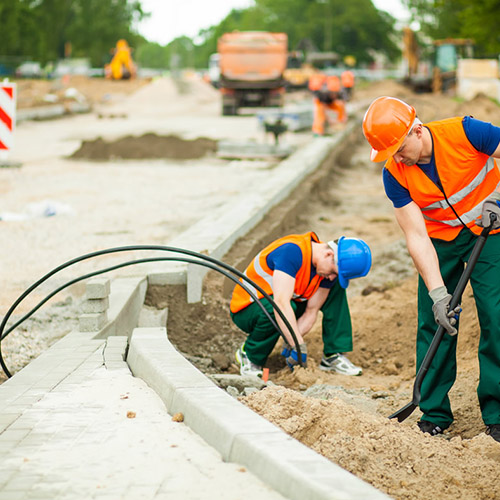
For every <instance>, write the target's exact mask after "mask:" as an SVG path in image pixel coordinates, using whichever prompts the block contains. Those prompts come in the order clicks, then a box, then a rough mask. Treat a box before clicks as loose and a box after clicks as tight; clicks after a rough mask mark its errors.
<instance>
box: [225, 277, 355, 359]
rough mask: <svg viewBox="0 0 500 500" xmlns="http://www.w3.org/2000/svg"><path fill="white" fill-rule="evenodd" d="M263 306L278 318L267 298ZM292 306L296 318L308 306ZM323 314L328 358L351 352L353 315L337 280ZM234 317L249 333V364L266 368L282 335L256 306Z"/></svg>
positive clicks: (301, 304)
mask: <svg viewBox="0 0 500 500" xmlns="http://www.w3.org/2000/svg"><path fill="white" fill-rule="evenodd" d="M260 303H261V304H262V305H263V306H264V307H265V308H266V310H267V311H268V312H269V313H270V314H271V316H272V317H274V318H276V315H275V313H274V309H273V307H272V306H271V304H270V303H269V302H268V301H267V300H266V299H262V300H261V301H260ZM291 304H292V308H293V310H294V313H295V317H296V318H300V316H302V314H304V311H305V309H306V305H307V303H306V302H295V301H293V300H292V302H291ZM321 312H322V313H323V322H322V327H323V331H322V335H323V352H324V354H325V356H330V355H332V354H335V353H337V352H349V351H352V326H351V315H350V312H349V305H348V303H347V296H346V291H345V290H344V289H343V288H342V287H341V286H340V285H339V284H338V280H337V281H336V282H335V284H334V285H333V287H332V288H331V289H330V292H329V293H328V297H327V299H326V300H325V303H324V304H323V307H322V308H321ZM231 318H232V319H233V321H234V323H235V324H236V326H238V328H240V329H241V330H243V331H244V332H245V333H247V334H248V337H247V340H246V342H245V352H246V355H247V356H248V358H249V359H250V361H251V362H252V363H254V364H256V365H259V366H264V365H265V364H266V361H267V358H268V356H269V355H270V354H271V351H272V350H273V349H274V346H275V345H276V342H277V341H278V339H279V337H280V334H279V332H278V331H277V330H276V328H274V326H273V325H272V323H271V322H270V321H269V318H268V317H267V316H266V315H265V314H264V312H263V311H262V309H261V308H260V306H259V305H258V304H256V303H252V304H250V305H249V306H248V307H245V309H242V310H241V311H238V312H237V313H236V314H231Z"/></svg>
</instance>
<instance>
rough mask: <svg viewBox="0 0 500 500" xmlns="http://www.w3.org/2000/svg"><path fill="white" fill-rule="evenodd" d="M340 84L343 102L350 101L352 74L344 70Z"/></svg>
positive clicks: (352, 88)
mask: <svg viewBox="0 0 500 500" xmlns="http://www.w3.org/2000/svg"><path fill="white" fill-rule="evenodd" d="M340 83H341V84H342V95H343V97H344V100H345V101H350V100H351V97H352V92H353V90H354V73H353V72H352V71H351V70H349V69H346V70H345V71H342V73H341V75H340Z"/></svg>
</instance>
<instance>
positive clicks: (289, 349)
mask: <svg viewBox="0 0 500 500" xmlns="http://www.w3.org/2000/svg"><path fill="white" fill-rule="evenodd" d="M299 345H300V344H299ZM292 349H293V347H292V346H291V345H290V344H289V343H288V342H287V341H286V340H284V341H283V350H282V351H281V355H282V356H283V357H284V358H285V359H286V358H288V356H290V353H291V352H292Z"/></svg>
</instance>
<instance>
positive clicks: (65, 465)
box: [0, 332, 283, 500]
mask: <svg viewBox="0 0 500 500" xmlns="http://www.w3.org/2000/svg"><path fill="white" fill-rule="evenodd" d="M88 337H89V335H88V334H87V335H83V334H80V333H76V332H75V333H72V334H70V335H68V337H66V338H65V339H63V340H61V341H60V342H59V343H58V344H56V345H55V346H54V347H53V348H52V349H50V350H48V351H47V352H46V353H44V354H43V355H42V356H40V357H39V358H37V360H35V361H34V362H33V363H31V364H30V365H29V366H28V367H26V368H25V369H24V370H22V371H21V372H19V373H17V374H16V375H15V377H14V378H12V379H9V380H8V381H7V382H5V383H4V384H3V385H2V386H0V405H1V407H2V411H1V428H2V431H3V432H1V433H0V451H1V455H2V462H1V466H0V499H1V500H4V499H5V500H18V499H51V500H54V499H91V498H99V499H110V500H111V499H113V500H118V499H131V500H132V499H133V500H137V499H141V500H145V499H174V498H175V499H181V498H182V499H216V498H217V499H219V498H222V499H228V500H229V499H231V500H234V499H240V498H241V499H243V498H261V499H266V500H267V499H269V500H279V499H282V498H283V497H282V496H281V495H279V494H278V493H276V492H274V491H273V490H271V489H270V488H269V487H268V486H266V485H265V484H264V483H263V482H262V481H260V480H259V479H258V478H256V477H255V476H254V475H253V474H251V473H250V472H248V471H247V470H246V469H245V468H244V467H242V466H240V465H237V464H232V463H224V462H223V461H222V459H221V456H220V454H219V453H218V452H217V451H215V450H214V449H213V448H212V447H210V446H209V445H207V444H206V442H205V441H203V440H202V439H201V438H200V437H199V436H198V435H196V434H195V433H194V432H193V431H192V430H191V429H189V428H188V427H187V426H186V425H185V424H184V423H178V422H174V421H173V420H172V417H171V416H170V415H169V414H168V412H167V410H166V408H165V405H164V404H163V402H162V401H161V399H160V398H159V397H158V396H157V395H156V393H155V392H154V391H153V390H152V389H150V388H149V387H148V386H147V385H146V384H145V383H144V382H143V381H142V380H141V379H139V378H135V377H133V376H132V374H131V373H130V370H129V368H128V365H127V364H126V363H125V362H124V361H123V356H124V349H125V346H126V337H111V338H110V339H109V340H108V341H106V340H92V339H89V338H88ZM41 374H44V375H41Z"/></svg>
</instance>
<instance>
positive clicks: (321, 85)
mask: <svg viewBox="0 0 500 500" xmlns="http://www.w3.org/2000/svg"><path fill="white" fill-rule="evenodd" d="M309 90H311V92H312V93H313V95H314V120H313V126H312V131H313V133H314V134H315V135H323V134H324V133H325V123H326V122H327V119H328V115H327V113H328V110H329V109H331V110H333V111H335V112H336V113H337V120H338V122H339V123H345V122H346V121H347V115H346V111H345V104H344V100H343V98H342V95H341V90H342V87H341V84H340V79H339V77H338V76H326V75H314V76H312V77H311V78H310V80H309Z"/></svg>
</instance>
